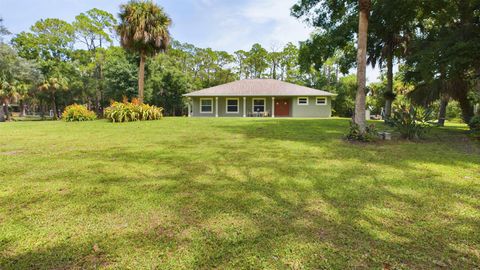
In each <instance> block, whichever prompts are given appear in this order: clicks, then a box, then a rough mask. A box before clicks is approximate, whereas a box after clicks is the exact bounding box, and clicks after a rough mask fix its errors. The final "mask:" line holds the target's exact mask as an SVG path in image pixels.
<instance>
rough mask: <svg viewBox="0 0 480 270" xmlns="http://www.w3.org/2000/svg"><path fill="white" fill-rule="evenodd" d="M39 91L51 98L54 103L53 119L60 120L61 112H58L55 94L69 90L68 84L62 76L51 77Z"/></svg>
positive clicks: (43, 83)
mask: <svg viewBox="0 0 480 270" xmlns="http://www.w3.org/2000/svg"><path fill="white" fill-rule="evenodd" d="M38 90H39V91H42V92H44V93H45V94H47V95H48V96H49V97H50V101H51V102H52V110H53V119H55V120H56V119H58V118H59V117H60V115H59V112H58V111H57V101H56V98H55V94H56V93H57V92H58V91H64V90H68V82H67V80H66V79H65V78H63V77H62V76H58V77H50V78H48V79H46V80H44V81H43V82H42V83H41V84H40V85H39V86H38Z"/></svg>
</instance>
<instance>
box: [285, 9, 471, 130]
mask: <svg viewBox="0 0 480 270" xmlns="http://www.w3.org/2000/svg"><path fill="white" fill-rule="evenodd" d="M291 11H292V15H293V16H295V17H297V18H300V19H302V20H305V21H306V23H308V24H310V25H312V26H314V27H315V28H316V31H315V32H314V33H313V34H312V36H311V38H310V39H309V40H307V41H305V42H302V44H301V45H300V59H301V63H300V64H301V67H302V70H308V69H312V68H313V69H315V70H319V69H321V68H322V67H323V66H324V65H325V63H326V62H327V61H328V60H329V59H331V57H333V56H335V55H340V56H341V59H340V60H339V61H338V63H340V64H341V68H342V69H343V70H346V69H349V68H352V67H355V66H356V67H357V75H358V79H357V87H358V89H357V92H356V94H357V102H356V105H357V107H358V108H359V110H357V111H356V114H358V113H361V112H362V111H363V110H364V109H365V102H366V99H365V96H368V97H370V98H371V97H375V98H376V99H377V101H378V100H381V99H383V104H384V105H383V106H382V107H384V108H385V118H386V119H388V117H390V114H391V107H392V102H393V101H394V100H395V98H396V97H397V96H402V97H408V98H409V99H410V100H411V101H412V102H413V103H414V104H418V105H421V106H424V107H435V104H437V103H440V106H439V109H438V113H439V115H438V117H439V124H441V125H442V124H443V121H444V119H445V113H446V111H447V109H446V106H447V104H448V103H449V101H450V100H454V101H455V102H454V103H455V104H458V105H459V106H460V108H461V113H462V118H463V120H464V121H465V122H467V123H468V121H469V120H470V118H471V117H472V116H473V114H474V112H473V107H474V106H473V105H474V104H476V103H478V102H479V100H480V47H479V46H480V1H478V0H431V1H415V0H401V1H399V0H375V1H373V0H344V1H326V0H301V1H298V3H297V4H295V5H294V6H293V7H292V10H291ZM355 41H357V42H358V45H357V48H356V49H355V48H354V42H355ZM356 55H357V58H356V57H355V56H356ZM395 63H396V64H397V65H399V66H400V72H399V74H397V75H395V74H394V72H393V69H394V64H395ZM367 64H370V65H372V66H380V67H381V68H382V70H384V71H385V73H386V79H385V81H386V83H381V84H376V85H371V87H368V88H364V85H365V74H364V73H365V66H366V65H367ZM397 81H400V82H401V84H403V86H402V87H395V84H397ZM371 90H375V91H371ZM367 105H368V102H367ZM370 105H371V104H370ZM373 107H378V102H377V103H376V105H375V106H373ZM359 118H360V119H361V118H363V115H362V116H361V117H359ZM357 120H358V119H357V118H355V121H356V122H358V121H357ZM361 124H362V125H363V128H364V127H365V123H364V122H363V123H361Z"/></svg>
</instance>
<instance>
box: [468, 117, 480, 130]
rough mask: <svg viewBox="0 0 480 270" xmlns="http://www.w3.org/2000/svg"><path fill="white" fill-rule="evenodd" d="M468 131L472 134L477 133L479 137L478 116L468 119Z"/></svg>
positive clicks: (479, 122)
mask: <svg viewBox="0 0 480 270" xmlns="http://www.w3.org/2000/svg"><path fill="white" fill-rule="evenodd" d="M468 126H469V127H470V130H471V131H473V132H474V133H478V134H479V135H480V115H476V116H474V117H472V119H470V123H468Z"/></svg>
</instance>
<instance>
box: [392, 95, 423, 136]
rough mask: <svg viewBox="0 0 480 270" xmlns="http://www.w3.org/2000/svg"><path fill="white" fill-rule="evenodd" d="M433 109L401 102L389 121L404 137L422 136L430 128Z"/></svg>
mask: <svg viewBox="0 0 480 270" xmlns="http://www.w3.org/2000/svg"><path fill="white" fill-rule="evenodd" d="M431 112H432V111H431V110H426V109H423V108H421V107H415V106H413V105H410V104H408V103H406V102H399V104H396V106H395V108H394V109H393V116H392V117H391V118H389V119H388V121H387V123H388V124H389V125H391V126H392V127H394V128H395V130H396V131H398V132H399V133H400V136H401V137H402V138H403V139H408V140H413V139H420V138H422V137H423V136H424V135H425V134H426V133H427V132H428V131H429V129H430V127H431V124H430V123H429V121H430V120H431V119H432V118H431Z"/></svg>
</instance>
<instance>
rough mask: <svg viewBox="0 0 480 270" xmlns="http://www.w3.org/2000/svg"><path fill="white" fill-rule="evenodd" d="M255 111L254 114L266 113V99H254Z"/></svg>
mask: <svg viewBox="0 0 480 270" xmlns="http://www.w3.org/2000/svg"><path fill="white" fill-rule="evenodd" d="M253 111H254V112H265V99H264V98H254V99H253Z"/></svg>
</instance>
